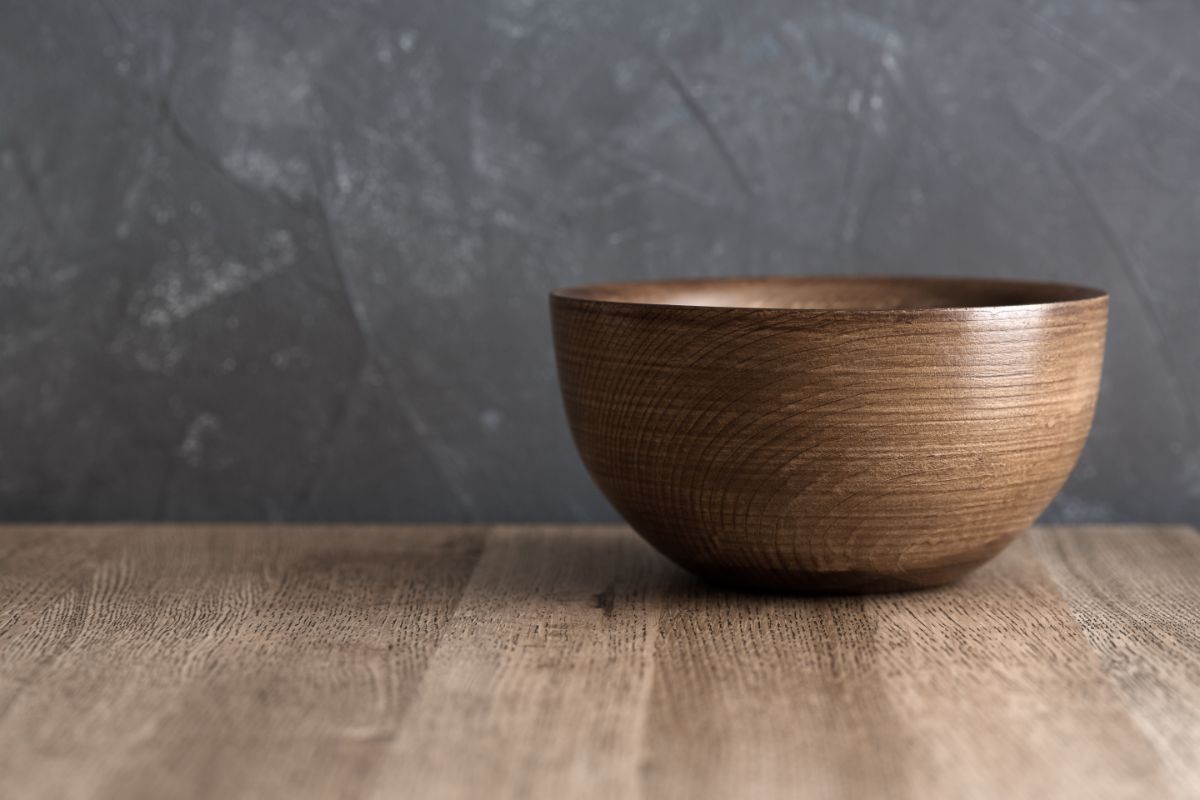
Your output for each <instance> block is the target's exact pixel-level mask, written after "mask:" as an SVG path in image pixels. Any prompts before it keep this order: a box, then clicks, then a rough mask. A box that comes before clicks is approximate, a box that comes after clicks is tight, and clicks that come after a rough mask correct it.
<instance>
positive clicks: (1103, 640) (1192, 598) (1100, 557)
mask: <svg viewBox="0 0 1200 800" xmlns="http://www.w3.org/2000/svg"><path fill="white" fill-rule="evenodd" d="M1032 540H1033V542H1034V546H1035V548H1036V550H1037V553H1038V556H1039V557H1040V559H1041V561H1042V562H1043V563H1044V564H1045V565H1046V569H1047V571H1048V572H1049V574H1050V575H1051V576H1052V578H1053V579H1054V581H1055V582H1056V583H1057V584H1058V586H1059V588H1060V589H1061V590H1062V594H1063V596H1064V597H1065V598H1066V601H1067V604H1068V606H1069V608H1070V609H1071V612H1072V613H1073V614H1074V615H1075V618H1076V619H1077V620H1078V621H1079V624H1080V625H1081V626H1082V628H1083V630H1084V632H1085V633H1086V635H1087V637H1088V640H1089V641H1090V642H1091V644H1092V647H1094V648H1095V650H1096V652H1097V653H1099V656H1100V661H1101V664H1102V666H1103V668H1104V670H1105V672H1106V673H1107V674H1108V676H1109V677H1110V678H1111V679H1112V682H1113V683H1114V684H1115V685H1116V687H1117V691H1118V693H1119V694H1120V696H1121V697H1122V699H1123V700H1124V701H1125V705H1126V707H1127V708H1128V709H1129V712H1130V714H1131V715H1132V717H1133V720H1134V721H1135V723H1136V724H1137V725H1138V727H1139V728H1140V729H1141V731H1142V733H1143V734H1144V735H1145V737H1146V739H1147V740H1149V742H1150V743H1151V744H1152V745H1153V746H1154V748H1155V749H1156V750H1157V752H1158V754H1159V755H1160V756H1161V758H1162V760H1163V762H1164V763H1165V765H1166V767H1167V771H1168V774H1169V775H1170V777H1171V778H1172V779H1173V781H1174V789H1175V794H1176V796H1178V797H1196V796H1200V724H1198V722H1200V533H1197V532H1196V531H1195V530H1194V529H1192V528H1189V527H1186V526H1171V527H1166V526H1138V527H1108V526H1094V527H1087V528H1078V527H1076V528H1066V527H1053V528H1045V529H1042V530H1039V531H1037V532H1035V534H1034V535H1033V537H1032Z"/></svg>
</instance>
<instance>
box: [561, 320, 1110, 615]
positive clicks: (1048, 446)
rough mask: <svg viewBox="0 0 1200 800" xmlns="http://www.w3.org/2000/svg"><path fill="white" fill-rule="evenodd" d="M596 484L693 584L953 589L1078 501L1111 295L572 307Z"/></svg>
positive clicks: (586, 447) (570, 410) (570, 411)
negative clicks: (1077, 470)
mask: <svg viewBox="0 0 1200 800" xmlns="http://www.w3.org/2000/svg"><path fill="white" fill-rule="evenodd" d="M551 310H552V317H553V324H554V337H555V346H556V353H557V360H558V370H559V377H560V382H561V386H562V393H563V399H564V402H565V405H566V410H567V416H568V419H569V422H570V426H571V430H572V433H573V435H574V438H575V442H576V444H577V446H578V449H579V452H580V454H581V456H582V458H583V461H584V463H585V465H586V466H587V468H588V470H589V472H590V473H591V475H592V477H593V478H594V480H595V481H596V483H597V484H598V485H599V487H600V488H601V490H602V491H603V492H604V494H605V495H606V496H607V497H608V499H609V500H610V501H611V502H612V503H613V505H614V506H615V507H616V508H617V510H618V511H619V512H620V513H621V514H622V515H623V516H624V518H625V519H626V520H627V521H628V522H629V523H630V525H632V526H633V528H634V529H635V530H637V531H638V532H639V533H640V534H641V535H642V536H644V537H645V538H646V539H647V540H648V541H649V542H650V543H651V544H653V545H654V546H655V547H656V548H658V549H659V550H660V551H661V552H663V553H664V554H666V555H667V556H668V557H670V558H671V559H673V560H674V561H676V562H677V563H679V564H681V565H683V566H684V567H687V568H689V569H691V570H692V571H694V572H697V573H699V574H702V575H705V576H708V577H710V578H714V579H717V580H723V581H732V582H735V583H739V584H744V585H755V586H760V587H765V588H777V589H788V590H800V591H822V592H824V591H869V590H885V589H896V588H906V587H917V586H927V585H934V584H938V583H943V582H945V581H947V580H950V579H953V578H955V577H957V576H959V575H961V574H963V573H964V572H966V571H968V570H969V569H971V568H973V567H974V566H976V565H978V564H979V563H982V562H983V561H985V560H987V559H988V558H990V557H991V556H992V555H994V554H996V553H997V552H999V550H1000V549H1001V548H1003V547H1004V546H1005V545H1006V544H1007V543H1008V542H1009V541H1010V540H1011V539H1012V538H1013V537H1014V536H1016V535H1017V534H1018V533H1020V532H1021V531H1023V530H1024V529H1025V528H1026V527H1028V526H1029V525H1030V524H1031V523H1032V522H1033V521H1034V519H1035V518H1036V517H1037V516H1038V515H1039V514H1040V513H1041V512H1042V511H1043V510H1044V509H1045V507H1046V505H1047V504H1048V503H1049V502H1050V500H1051V499H1052V498H1053V497H1054V495H1055V494H1056V493H1057V492H1058V490H1059V489H1060V488H1061V486H1062V484H1063V483H1064V481H1065V480H1066V478H1067V476H1068V475H1069V473H1070V471H1071V469H1072V467H1073V466H1074V464H1075V462H1076V460H1077V459H1078V456H1079V453H1080V450H1081V449H1082V447H1083V444H1084V440H1085V439H1086V437H1087V433H1088V430H1089V428H1090V425H1091V420H1092V413H1093V410H1094V407H1095V402H1096V395H1097V391H1098V387H1099V380H1100V369H1101V362H1102V358H1103V350H1104V336H1105V327H1106V322H1107V298H1097V299H1094V300H1085V301H1077V302H1070V303H1059V304H1045V305H1035V306H1013V307H999V308H967V309H942V310H935V311H931V310H920V311H903V310H899V311H876V312H852V311H849V312H848V311H787V310H770V309H745V310H736V309H723V308H697V307H686V306H654V305H634V304H622V303H604V302H594V301H588V300H580V299H573V298H562V297H553V298H552V300H551Z"/></svg>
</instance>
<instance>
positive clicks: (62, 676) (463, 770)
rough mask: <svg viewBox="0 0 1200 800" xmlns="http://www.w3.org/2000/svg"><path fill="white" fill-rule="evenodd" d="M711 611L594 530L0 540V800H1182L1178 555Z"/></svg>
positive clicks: (676, 575) (1188, 678)
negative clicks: (256, 799) (378, 799)
mask: <svg viewBox="0 0 1200 800" xmlns="http://www.w3.org/2000/svg"><path fill="white" fill-rule="evenodd" d="M1134 533H1135V532H1134V531H1111V530H1107V531H1106V530H1099V531H1092V530H1087V531H1083V532H1077V531H1075V530H1069V529H1053V530H1049V531H1041V532H1034V533H1033V534H1031V535H1028V536H1026V537H1024V538H1023V539H1022V540H1020V541H1019V542H1018V543H1017V544H1016V545H1014V546H1013V547H1012V548H1010V549H1009V550H1007V551H1006V552H1005V553H1003V554H1002V555H1001V556H1000V557H999V558H998V559H997V560H996V561H994V562H993V563H991V564H989V565H988V566H986V567H984V568H983V570H981V571H980V572H978V573H976V574H974V575H973V576H971V577H969V578H968V579H967V580H965V581H964V582H962V583H960V584H957V585H955V586H950V587H946V588H944V589H939V590H933V591H928V592H922V593H916V594H903V595H885V596H875V597H865V598H841V599H838V598H824V599H821V598H798V597H790V596H784V595H767V594H747V593H738V592H731V591H724V590H719V589H715V588H713V587H710V586H709V585H706V584H703V583H701V582H699V581H697V580H695V579H693V578H691V577H689V576H687V575H685V574H684V573H682V572H680V571H679V570H677V569H676V568H674V567H672V566H671V565H670V564H669V563H667V562H666V561H665V560H664V559H662V558H660V557H658V556H657V555H655V554H654V553H653V552H652V551H651V550H650V549H649V548H648V547H647V546H646V545H645V544H644V543H643V542H642V541H641V540H639V539H638V538H637V537H636V536H634V535H633V534H632V533H631V532H630V531H629V530H628V529H627V528H624V527H622V526H608V527H589V526H505V527H499V528H496V529H493V530H491V531H484V530H483V529H480V528H463V527H449V528H448V527H438V526H427V527H403V526H391V527H388V526H371V527H344V526H307V527H287V528H284V527H270V526H183V527H181V526H160V527H129V526H103V527H79V528H70V527H57V528H0V797H27V796H49V797H59V796H61V797H162V796H172V797H184V798H187V797H215V796H219V797H226V796H229V797H249V796H275V795H281V794H285V793H286V794H287V795H289V796H292V797H309V796H312V797H328V796H340V797H362V796H366V795H368V794H370V795H374V796H391V795H400V796H409V797H468V796H470V797H474V796H478V795H480V794H487V795H488V796H491V797H518V796H519V797H531V798H538V797H582V798H586V797H610V796H618V795H619V796H645V797H667V798H670V797H688V798H706V797H721V796H730V795H736V796H755V797H764V798H771V797H818V798H826V797H828V798H840V797H855V798H857V797H862V796H886V797H898V798H906V797H928V796H952V797H979V798H984V797H1003V798H1012V797H1048V796H1053V797H1056V798H1057V797H1067V798H1070V797H1088V798H1109V797H1139V798H1140V797H1160V796H1169V794H1170V793H1171V791H1172V790H1174V791H1175V793H1176V794H1177V796H1180V797H1185V796H1197V795H1200V775H1198V774H1197V768H1196V761H1195V758H1196V753H1197V752H1198V751H1200V746H1197V742H1198V737H1200V698H1198V696H1197V693H1198V692H1200V689H1198V687H1200V679H1198V674H1200V673H1198V672H1197V670H1198V669H1200V666H1198V664H1200V657H1198V655H1197V654H1198V653H1200V646H1198V637H1200V633H1198V631H1197V626H1196V623H1195V620H1196V619H1198V618H1200V616H1198V614H1197V611H1198V610H1200V609H1198V608H1197V605H1198V603H1200V600H1198V595H1200V587H1198V586H1197V581H1196V579H1195V576H1196V575H1197V574H1200V570H1198V569H1197V567H1198V566H1200V563H1198V561H1200V536H1197V535H1196V534H1194V533H1193V532H1191V531H1188V530H1185V529H1171V530H1161V531H1155V530H1150V529H1147V530H1145V531H1142V532H1141V533H1139V534H1138V535H1133V534H1134Z"/></svg>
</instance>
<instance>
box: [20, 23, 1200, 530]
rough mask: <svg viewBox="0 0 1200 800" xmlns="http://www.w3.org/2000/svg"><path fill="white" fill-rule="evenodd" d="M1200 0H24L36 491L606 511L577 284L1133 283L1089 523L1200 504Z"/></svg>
mask: <svg viewBox="0 0 1200 800" xmlns="http://www.w3.org/2000/svg"><path fill="white" fill-rule="evenodd" d="M1198 269H1200V6H1197V5H1196V4H1194V3H1184V2H1168V1H1167V0H1148V1H1147V2H1138V3H1134V2H1116V0H1045V1H1044V2H1005V3H996V2H985V0H963V2H948V1H947V0H909V1H908V2H901V1H900V0H887V1H885V2H875V3H869V2H823V3H822V2H809V3H796V2H782V1H781V0H774V1H772V0H753V1H751V2H739V3H731V2H727V0H687V2H683V1H682V0H607V1H606V2H594V0H492V1H491V2H485V1H484V0H479V2H454V1H453V0H403V1H401V0H396V1H394V2H366V0H342V1H341V2H336V3H330V2H318V1H317V0H257V1H256V2H253V3H244V2H232V1H231V0H203V1H202V2H185V0H156V2H150V1H149V0H96V1H95V2H91V3H73V2H66V0H38V1H37V2H34V0H7V2H3V3H0V519H8V520H18V519H70V520H74V519H79V520H84V519H159V518H168V519H331V520H356V519H387V520H393V519H394V520H604V519H611V518H613V517H612V512H611V511H610V510H609V509H608V507H607V505H606V504H605V502H604V501H603V499H602V498H601V497H600V495H599V494H598V492H597V491H596V490H595V489H594V488H593V487H592V485H591V484H590V482H589V480H588V479H587V477H586V475H585V473H584V471H583V469H582V467H581V466H580V465H579V463H578V460H577V458H576V456H575V454H574V451H573V448H572V445H571V442H570V439H569V436H568V434H567V431H566V426H565V422H564V420H563V416H562V412H561V410H560V406H559V398H558V395H557V388H556V385H555V377H554V366H553V361H552V358H551V350H550V339H549V330H548V320H547V313H546V299H545V297H546V292H547V291H548V290H549V289H550V288H552V287H554V286H556V285H560V284H574V283H582V282H589V281H596V280H616V279H633V278H640V277H656V276H658V277H661V276H682V275H726V274H764V273H769V274H777V273H778V274H791V273H795V274H805V273H815V272H821V273H865V272H872V273H896V274H901V273H912V274H931V275H948V274H965V275H980V276H983V275H989V276H1001V277H1037V278H1052V279H1060V280H1066V281H1072V282H1079V283H1085V284H1090V285H1096V286H1099V287H1103V288H1106V289H1108V290H1110V291H1111V292H1112V294H1113V300H1112V323H1111V330H1110V339H1109V349H1108V361H1107V365H1106V373H1105V379H1104V386H1103V394H1102V398H1101V402H1100V407H1099V410H1098V416H1097V420H1096V426H1095V430H1094V432H1093V435H1092V438H1091V441H1090V443H1089V445H1088V448H1087V450H1086V452H1085V454H1084V457H1083V459H1082V461H1081V463H1080V466H1079V468H1078V469H1077V471H1076V474H1075V475H1074V477H1073V478H1072V480H1071V482H1070V483H1069V485H1068V486H1067V488H1066V489H1065V491H1064V493H1063V494H1062V496H1061V497H1060V498H1059V499H1058V500H1057V501H1056V503H1055V504H1054V506H1053V507H1052V508H1051V510H1050V511H1049V512H1048V514H1047V518H1048V519H1051V520H1067V521H1080V520H1094V521H1119V520H1147V521H1172V520H1174V521H1190V522H1197V521H1200V403H1198V400H1197V398H1200V341H1198V338H1200V325H1198V324H1197V318H1196V311H1197V308H1200V273H1198Z"/></svg>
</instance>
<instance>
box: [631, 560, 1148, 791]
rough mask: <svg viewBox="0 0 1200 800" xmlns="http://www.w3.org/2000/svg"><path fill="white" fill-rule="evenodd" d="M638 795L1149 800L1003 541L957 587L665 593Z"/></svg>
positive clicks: (1115, 705)
mask: <svg viewBox="0 0 1200 800" xmlns="http://www.w3.org/2000/svg"><path fill="white" fill-rule="evenodd" d="M656 674H657V675H658V680H657V682H656V686H655V691H654V694H653V698H652V701H651V708H650V722H649V723H648V724H647V727H648V732H647V736H646V741H647V744H648V747H649V752H648V756H647V757H648V763H649V769H648V771H647V777H648V780H647V795H648V796H653V797H680V798H683V797H723V796H731V795H738V794H743V795H745V796H754V797H789V796H804V797H822V798H824V797H838V798H841V797H844V798H857V797H875V796H886V797H913V798H919V797H1005V798H1012V797H1031V798H1032V797H1056V798H1064V797H1079V798H1101V797H1126V798H1133V797H1154V796H1161V792H1160V790H1161V789H1162V787H1163V785H1164V784H1163V778H1162V776H1161V775H1160V765H1159V762H1158V760H1157V759H1156V758H1155V756H1154V754H1153V752H1152V751H1151V749H1150V748H1149V746H1148V745H1147V743H1146V742H1145V741H1144V740H1143V738H1142V737H1141V735H1140V733H1139V731H1138V730H1137V729H1136V727H1135V726H1134V725H1133V723H1132V721H1131V720H1130V719H1129V717H1128V715H1127V714H1126V711H1125V708H1124V707H1123V705H1122V703H1121V702H1120V699H1119V698H1118V697H1117V696H1116V694H1115V692H1114V691H1113V689H1112V687H1111V686H1110V685H1109V684H1108V682H1107V681H1106V679H1105V677H1104V675H1103V673H1102V672H1101V670H1100V666H1099V663H1098V661H1097V659H1096V657H1095V655H1094V653H1093V652H1092V650H1091V648H1090V647H1089V645H1088V642H1087V639H1086V638H1085V637H1084V636H1083V634H1082V632H1081V631H1080V630H1079V628H1078V625H1077V624H1076V622H1075V620H1074V618H1073V617H1072V616H1071V615H1070V613H1069V612H1068V611H1067V610H1066V608H1065V607H1064V606H1063V604H1062V602H1061V600H1060V598H1059V596H1058V594H1057V592H1056V590H1055V589H1054V587H1053V586H1052V585H1051V583H1050V581H1049V578H1048V577H1047V576H1046V575H1045V573H1044V572H1043V571H1042V570H1041V568H1040V566H1039V565H1038V564H1037V562H1036V561H1035V560H1034V558H1033V557H1032V555H1031V553H1030V551H1029V549H1028V546H1027V545H1026V544H1025V543H1023V542H1018V543H1017V544H1016V545H1014V546H1013V547H1012V548H1010V549H1009V550H1008V551H1006V552H1005V553H1004V554H1003V555H1002V556H1000V557H999V558H998V559H997V560H996V561H995V562H993V563H992V564H990V565H988V566H986V567H984V568H983V569H982V570H981V571H980V572H978V573H976V574H974V575H973V576H971V577H969V578H968V579H966V580H965V581H963V582H962V583H960V584H958V585H956V586H951V587H947V588H944V589H939V590H933V591H929V592H922V593H916V594H904V595H887V596H876V597H867V598H861V599H859V598H852V599H833V600H828V599H826V600H807V599H803V598H787V597H776V596H759V597H755V596H751V595H738V594H729V593H723V592H716V591H713V590H710V589H707V588H706V587H703V586H697V587H695V589H694V590H693V591H692V592H691V593H689V594H688V595H687V596H686V597H684V598H676V600H675V602H674V603H673V604H672V608H671V609H670V611H668V612H666V613H664V614H663V619H662V621H661V623H660V626H659V642H658V654H657V657H656Z"/></svg>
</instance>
